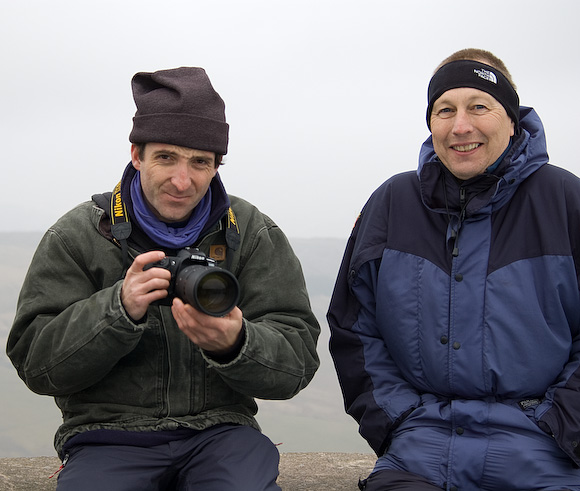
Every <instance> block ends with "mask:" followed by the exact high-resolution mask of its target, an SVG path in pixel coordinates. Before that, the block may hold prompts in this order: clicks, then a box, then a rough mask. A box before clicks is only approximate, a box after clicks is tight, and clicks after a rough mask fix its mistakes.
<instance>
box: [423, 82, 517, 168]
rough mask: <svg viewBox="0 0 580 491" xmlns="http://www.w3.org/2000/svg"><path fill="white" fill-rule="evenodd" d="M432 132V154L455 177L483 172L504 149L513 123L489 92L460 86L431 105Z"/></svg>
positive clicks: (512, 130)
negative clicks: (433, 152) (433, 149)
mask: <svg viewBox="0 0 580 491" xmlns="http://www.w3.org/2000/svg"><path fill="white" fill-rule="evenodd" d="M431 135H432V138H433V146H434V148H435V153H436V154H437V156H438V157H439V158H440V159H441V162H443V165H445V167H447V168H448V169H449V171H450V172H451V173H452V174H453V175H454V176H455V177H457V178H458V179H461V180H466V179H470V178H471V177H475V176H477V175H479V174H483V172H485V170H486V169H487V168H488V167H489V166H490V165H492V164H493V163H494V162H495V161H496V160H497V159H498V158H499V157H500V156H501V154H502V153H503V152H504V151H505V149H506V148H507V146H508V144H509V141H510V138H511V137H512V136H513V135H514V123H513V122H512V120H511V119H510V117H509V116H508V115H507V113H506V110H505V109H504V107H503V106H502V105H501V104H500V103H499V102H498V101H497V100H496V99H495V98H494V97H493V96H491V95H490V94H488V93H487V92H483V91H481V90H478V89H472V88H468V87H461V88H458V89H451V90H448V91H447V92H445V93H443V95H442V96H441V97H439V99H437V100H436V101H435V103H434V104H433V112H432V113H431Z"/></svg>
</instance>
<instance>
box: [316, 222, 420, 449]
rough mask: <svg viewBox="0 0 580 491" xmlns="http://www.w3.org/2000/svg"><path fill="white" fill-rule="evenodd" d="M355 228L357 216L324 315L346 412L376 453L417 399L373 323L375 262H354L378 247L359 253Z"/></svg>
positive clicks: (359, 223)
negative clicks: (328, 306) (326, 313)
mask: <svg viewBox="0 0 580 491" xmlns="http://www.w3.org/2000/svg"><path fill="white" fill-rule="evenodd" d="M362 221H363V222H364V220H362ZM360 228H361V219H359V220H358V221H357V224H356V226H355V228H354V230H353V234H352V235H351V237H350V239H349V242H348V244H347V248H346V251H345V254H344V258H343V261H342V265H341V268H340V271H339V274H338V278H337V281H336V285H335V288H334V292H333V296H332V300H331V303H330V308H329V311H328V315H327V318H328V323H329V326H330V331H331V338H330V352H331V355H332V357H333V360H334V364H335V368H336V371H337V374H338V378H339V382H340V385H341V389H342V394H343V398H344V402H345V408H346V411H347V413H348V414H350V415H351V416H352V417H353V418H354V419H355V420H356V421H357V422H358V423H359V426H360V429H359V432H360V434H361V435H362V436H363V437H364V438H365V439H366V440H367V442H368V443H369V445H370V446H371V448H372V449H373V450H374V451H375V453H376V454H377V455H379V456H380V455H382V454H383V453H384V452H385V450H386V449H387V447H388V445H389V442H390V436H391V433H392V432H393V430H394V429H395V428H396V427H397V426H398V425H399V424H400V423H401V422H402V421H403V420H404V419H405V418H406V417H407V416H408V415H409V414H410V413H411V412H412V411H413V409H415V408H416V407H418V406H419V405H420V403H421V400H420V396H419V395H418V394H417V392H416V391H415V390H414V389H413V387H412V386H411V385H410V384H409V383H408V382H406V380H405V379H404V378H403V376H402V375H401V373H400V371H399V369H398V368H397V366H396V364H395V363H394V361H393V359H392V357H391V356H390V354H389V351H388V349H387V347H386V346H385V344H384V342H383V339H382V338H381V336H380V335H379V333H378V330H377V328H376V318H375V300H376V299H375V286H376V275H377V273H378V265H379V264H380V261H379V259H375V260H364V259H361V260H363V261H364V262H363V263H362V264H361V265H360V266H359V265H358V262H359V258H360V257H362V258H365V257H367V256H368V257H376V256H377V255H378V254H379V252H378V251H379V250H380V247H379V248H377V247H373V246H371V247H370V248H366V249H365V250H364V252H361V247H362V248H364V245H361V243H362V242H363V241H362V240H360V239H359V240H357V235H360V234H359V229H360ZM362 228H365V226H364V224H363V225H362ZM363 233H364V232H363ZM372 249H374V252H373V251H372ZM355 251H356V252H355Z"/></svg>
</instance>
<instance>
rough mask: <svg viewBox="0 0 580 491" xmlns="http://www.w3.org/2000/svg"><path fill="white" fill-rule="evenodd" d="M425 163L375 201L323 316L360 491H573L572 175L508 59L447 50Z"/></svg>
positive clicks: (575, 283)
mask: <svg viewBox="0 0 580 491" xmlns="http://www.w3.org/2000/svg"><path fill="white" fill-rule="evenodd" d="M427 127H428V128H429V130H430V132H431V134H430V135H429V137H428V138H427V139H426V140H425V141H424V143H423V144H422V146H421V149H420V152H419V166H418V169H417V170H416V171H415V170H413V171H409V172H405V173H401V174H399V175H396V176H393V177H391V178H390V179H388V180H387V181H386V182H384V183H383V184H382V185H381V186H379V188H378V189H377V190H376V191H375V192H374V193H373V194H372V196H371V197H370V198H369V200H368V202H367V203H366V205H365V206H364V208H363V210H362V211H361V214H360V217H359V219H358V221H357V223H356V225H355V227H354V229H353V231H352V235H351V237H350V239H349V241H348V245H347V250H346V252H345V255H344V258H343V262H342V265H341V269H340V272H339V275H338V279H337V282H336V286H335V289H334V293H333V297H332V301H331V304H330V309H329V311H328V321H329V324H330V329H331V345H330V351H331V354H332V356H333V359H334V363H335V366H336V369H337V372H338V375H339V380H340V383H341V386H342V392H343V396H344V399H345V407H346V409H347V411H348V413H349V414H351V415H352V416H353V417H354V418H355V419H356V420H357V422H358V424H359V433H360V434H361V435H362V436H363V437H364V438H365V439H366V440H367V441H368V443H369V445H370V446H371V447H372V448H373V450H374V451H375V452H376V454H377V461H376V464H375V466H374V469H373V471H372V473H371V474H370V476H369V477H368V478H367V479H365V480H363V481H362V482H360V483H359V487H360V489H361V490H365V491H385V490H397V491H402V490H413V491H434V490H441V489H445V490H454V489H455V490H457V489H459V490H481V491H496V490H500V489H501V490H507V489H511V490H523V489H525V490H540V489H543V490H548V489H550V490H563V489H567V490H575V491H580V295H579V280H578V272H579V271H580V268H579V266H580V218H579V217H580V180H579V179H578V178H577V177H576V176H574V175H572V174H571V173H569V172H567V171H565V170H563V169H561V168H558V167H556V166H553V165H549V164H548V154H547V147H546V140H545V134H544V127H543V125H542V122H541V120H540V118H539V116H538V115H537V113H536V112H535V111H534V110H533V109H532V108H531V107H526V106H521V105H520V103H519V97H518V94H517V92H516V88H515V85H514V84H513V81H512V80H511V76H510V74H509V72H508V71H507V68H506V67H505V65H504V63H503V62H502V61H501V60H500V59H499V58H497V57H496V56H495V55H493V54H492V53H490V52H488V51H485V50H481V49H465V50H460V51H457V52H456V53H453V54H452V55H451V56H449V57H448V58H446V59H445V60H444V61H443V62H442V63H441V64H440V65H439V67H438V68H437V69H436V70H435V72H434V74H433V76H432V78H431V80H430V82H429V85H428V90H427Z"/></svg>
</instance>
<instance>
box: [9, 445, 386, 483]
mask: <svg viewBox="0 0 580 491" xmlns="http://www.w3.org/2000/svg"><path fill="white" fill-rule="evenodd" d="M374 462H375V456H374V455H372V454H355V453H333V452H319V453H293V452H289V453H281V454H280V477H279V479H278V484H279V485H280V487H281V488H282V489H283V490H284V491H305V490H324V491H343V490H344V491H347V490H350V491H356V490H358V486H357V483H358V480H359V478H364V477H366V476H367V475H368V474H369V472H370V471H371V469H372V468H373V465H374ZM59 467H60V461H59V460H58V459H57V458H56V457H34V458H24V457H23V458H17V459H0V491H54V490H55V489H56V476H55V477H54V478H52V479H49V476H50V475H51V474H53V473H54V472H55V471H57V470H58V468H59ZM79 491H82V490H79ZM232 491H235V490H232Z"/></svg>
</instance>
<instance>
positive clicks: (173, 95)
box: [129, 67, 229, 155]
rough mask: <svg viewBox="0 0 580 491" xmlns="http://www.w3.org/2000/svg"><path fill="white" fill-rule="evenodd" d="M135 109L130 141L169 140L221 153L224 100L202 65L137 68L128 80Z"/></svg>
mask: <svg viewBox="0 0 580 491" xmlns="http://www.w3.org/2000/svg"><path fill="white" fill-rule="evenodd" d="M131 87H132V89H133V98H134V99H135V105H136V106H137V112H136V113H135V117H134V118H133V130H132V131H131V134H130V135H129V141H130V142H131V143H149V142H156V143H170V144H172V145H178V146H180V147H188V148H195V149H196V150H206V151H208V152H215V153H217V154H221V155H225V154H226V153H227V151H228V129H229V126H228V124H227V123H226V116H225V104H224V101H223V100H222V98H221V97H220V96H219V94H218V93H217V92H216V91H215V90H214V88H213V87H212V85H211V82H210V80H209V78H208V76H207V75H206V73H205V70H204V69H203V68H193V67H181V68H174V69H171V70H159V71H157V72H152V73H147V72H140V73H137V74H135V76H134V77H133V80H132V81H131Z"/></svg>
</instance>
